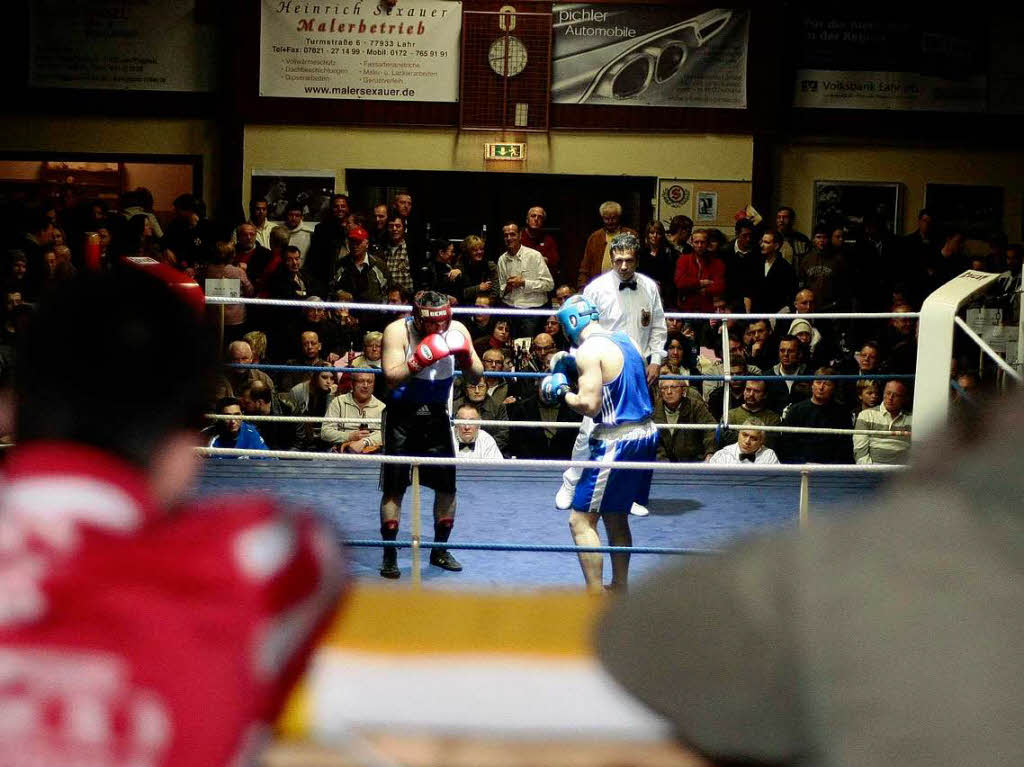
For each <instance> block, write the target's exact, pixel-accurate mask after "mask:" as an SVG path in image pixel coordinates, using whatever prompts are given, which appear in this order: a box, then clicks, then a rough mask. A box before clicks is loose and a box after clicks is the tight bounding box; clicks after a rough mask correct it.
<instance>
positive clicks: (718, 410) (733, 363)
mask: <svg viewBox="0 0 1024 767" xmlns="http://www.w3.org/2000/svg"><path fill="white" fill-rule="evenodd" d="M729 375H730V376H731V380H730V381H729V408H730V409H732V407H733V406H734V405H736V404H737V403H739V402H743V390H744V387H745V386H746V383H747V382H746V381H745V380H743V379H742V378H740V376H748V375H754V374H753V373H751V372H750V368H749V367H748V366H747V363H746V361H745V360H744V359H743V358H742V357H738V358H737V359H730V360H729ZM705 401H706V402H707V404H708V410H710V411H711V415H713V416H714V417H715V420H716V421H720V420H722V413H723V412H724V411H725V386H724V385H722V384H719V386H718V388H716V389H712V391H711V393H710V394H709V395H708V398H707V400H705Z"/></svg>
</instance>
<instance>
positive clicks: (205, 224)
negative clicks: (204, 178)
mask: <svg viewBox="0 0 1024 767" xmlns="http://www.w3.org/2000/svg"><path fill="white" fill-rule="evenodd" d="M173 204H174V219H173V220H172V221H171V223H169V224H168V225H167V234H166V236H165V237H164V249H165V250H169V251H171V253H172V254H173V256H174V263H175V264H176V265H177V267H178V268H179V269H181V270H183V271H185V272H188V273H190V274H191V273H193V272H194V270H195V268H196V266H198V265H200V264H203V263H205V262H206V259H207V255H208V253H209V252H210V250H212V248H213V244H214V242H215V241H216V237H215V236H214V232H213V227H212V226H211V225H210V222H209V221H207V220H206V218H205V216H204V215H203V211H204V209H205V207H206V206H205V205H203V203H202V201H201V200H198V199H196V197H195V195H191V194H182V195H178V197H176V198H175V199H174V203H173ZM97 231H98V229H97Z"/></svg>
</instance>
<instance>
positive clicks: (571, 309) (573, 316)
mask: <svg viewBox="0 0 1024 767" xmlns="http://www.w3.org/2000/svg"><path fill="white" fill-rule="evenodd" d="M557 317H558V321H559V322H560V323H562V331H563V332H564V333H565V337H566V338H568V339H569V342H570V343H571V344H572V345H573V346H579V345H580V333H581V332H582V331H583V328H585V327H586V326H587V325H589V324H590V323H591V322H597V321H598V320H599V319H600V315H599V314H598V311H597V307H596V306H594V304H593V303H592V302H591V301H590V299H589V298H584V297H583V296H580V295H575V296H569V298H567V299H565V303H564V304H562V308H561V309H559V310H558V315H557Z"/></svg>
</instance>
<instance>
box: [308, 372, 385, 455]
mask: <svg viewBox="0 0 1024 767" xmlns="http://www.w3.org/2000/svg"><path fill="white" fill-rule="evenodd" d="M356 367H358V366H356ZM377 378H378V376H377V375H375V374H374V373H353V374H352V391H350V392H348V393H346V394H339V395H338V396H336V397H334V398H333V399H331V401H330V404H329V405H328V406H327V419H328V420H326V421H325V422H324V425H323V428H322V429H321V430H320V438H321V439H322V440H323V441H324V442H325V443H327V444H329V445H331V452H334V453H376V452H377V451H379V450H380V449H381V444H382V441H383V437H382V436H381V427H380V419H381V418H382V417H383V415H384V403H383V402H381V401H380V400H379V399H377V398H376V397H375V396H374V395H373V389H374V386H375V385H376V379H377ZM332 419H344V420H341V421H338V420H332ZM371 420H374V421H376V423H375V424H370V423H368V421H371Z"/></svg>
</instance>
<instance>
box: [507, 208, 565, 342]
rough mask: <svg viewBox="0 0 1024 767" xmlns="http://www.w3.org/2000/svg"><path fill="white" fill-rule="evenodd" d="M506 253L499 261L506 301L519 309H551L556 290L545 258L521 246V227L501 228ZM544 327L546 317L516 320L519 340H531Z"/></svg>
mask: <svg viewBox="0 0 1024 767" xmlns="http://www.w3.org/2000/svg"><path fill="white" fill-rule="evenodd" d="M501 232H502V236H503V237H504V239H505V252H504V253H502V254H501V256H500V257H499V258H498V286H499V289H500V290H501V295H502V298H503V300H504V301H505V303H506V304H508V305H509V306H512V307H515V308H516V309H539V308H542V307H546V306H550V302H549V301H548V293H549V292H551V291H552V290H554V288H555V281H554V280H553V279H551V272H550V271H548V266H547V264H545V263H544V258H543V257H542V256H541V254H540V253H538V252H537V251H536V250H534V249H533V248H527V247H525V246H524V245H522V244H521V241H520V237H519V224H517V223H516V222H515V221H508V222H506V223H505V224H504V225H503V226H502V228H501ZM543 324H544V318H543V317H529V316H521V317H517V318H516V322H515V327H516V330H515V332H516V336H517V337H522V336H529V337H530V338H532V337H533V336H535V335H536V334H537V330H538V329H539V328H540V326H541V325H543Z"/></svg>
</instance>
